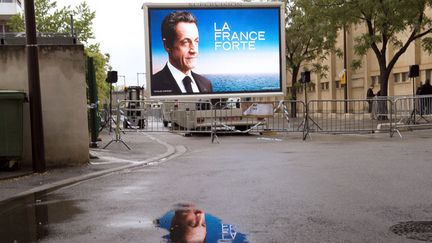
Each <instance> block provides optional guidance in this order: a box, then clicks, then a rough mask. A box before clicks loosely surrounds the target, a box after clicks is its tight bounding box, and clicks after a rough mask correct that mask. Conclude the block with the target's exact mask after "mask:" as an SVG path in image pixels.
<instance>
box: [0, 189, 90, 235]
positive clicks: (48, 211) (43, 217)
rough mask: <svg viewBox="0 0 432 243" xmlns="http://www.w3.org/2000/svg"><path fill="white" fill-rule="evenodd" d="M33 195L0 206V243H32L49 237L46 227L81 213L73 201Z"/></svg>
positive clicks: (53, 196)
mask: <svg viewBox="0 0 432 243" xmlns="http://www.w3.org/2000/svg"><path fill="white" fill-rule="evenodd" d="M46 193H47V192H40V193H35V194H32V195H28V196H25V197H20V198H16V199H13V200H7V201H5V202H2V203H0V239H1V241H2V242H34V241H38V240H41V239H43V238H45V237H47V236H48V235H49V234H50V227H49V225H52V224H56V223H61V222H64V221H66V220H68V219H71V218H73V217H74V216H75V215H77V214H79V213H82V210H80V209H79V208H77V207H76V206H75V205H76V203H77V202H76V201H74V200H66V199H65V198H63V197H62V196H61V195H58V194H57V195H49V194H48V195H47V194H46Z"/></svg>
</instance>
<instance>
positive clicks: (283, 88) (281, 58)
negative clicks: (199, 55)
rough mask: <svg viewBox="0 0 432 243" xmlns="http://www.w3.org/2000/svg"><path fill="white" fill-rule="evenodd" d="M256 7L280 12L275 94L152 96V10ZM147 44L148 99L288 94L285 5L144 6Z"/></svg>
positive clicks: (244, 3) (242, 3)
mask: <svg viewBox="0 0 432 243" xmlns="http://www.w3.org/2000/svg"><path fill="white" fill-rule="evenodd" d="M253 8H257V9H260V8H263V9H265V8H278V9H279V70H280V71H279V72H280V74H279V75H280V80H279V81H280V89H281V90H278V91H275V92H254V91H251V92H246V91H245V92H226V93H207V94H193V95H152V94H151V78H152V72H151V70H152V67H151V65H152V55H151V50H150V46H151V45H150V34H149V33H150V24H149V10H150V9H253ZM142 9H143V12H144V41H145V58H146V60H147V61H146V67H145V68H146V80H147V83H146V87H147V89H146V90H145V96H146V97H148V98H152V99H166V100H170V99H176V100H180V99H181V100H185V99H188V100H191V99H213V98H228V97H263V96H285V93H286V58H285V55H286V54H285V52H286V50H285V5H284V3H281V2H267V3H247V2H214V3H144V4H143V7H142Z"/></svg>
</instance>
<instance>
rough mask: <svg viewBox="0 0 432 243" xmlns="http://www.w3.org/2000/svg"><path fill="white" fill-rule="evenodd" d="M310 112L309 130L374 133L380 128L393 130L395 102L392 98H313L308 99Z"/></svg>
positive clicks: (382, 130) (387, 130)
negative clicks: (393, 103)
mask: <svg viewBox="0 0 432 243" xmlns="http://www.w3.org/2000/svg"><path fill="white" fill-rule="evenodd" d="M369 106H372V107H371V108H370V107H369ZM369 111H371V112H369ZM307 116H308V118H309V119H308V120H309V126H308V127H309V130H308V133H311V132H318V133H319V132H322V133H374V132H375V131H377V130H379V131H380V132H390V131H391V130H392V127H391V122H390V121H391V120H392V102H391V100H389V99H379V100H378V99H374V100H368V99H364V100H312V101H310V102H308V114H307Z"/></svg>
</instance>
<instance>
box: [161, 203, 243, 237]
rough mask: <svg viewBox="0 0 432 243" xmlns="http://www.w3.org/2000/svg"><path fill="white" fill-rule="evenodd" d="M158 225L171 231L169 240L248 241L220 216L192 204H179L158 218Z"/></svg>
mask: <svg viewBox="0 0 432 243" xmlns="http://www.w3.org/2000/svg"><path fill="white" fill-rule="evenodd" d="M156 226H157V227H160V228H164V229H166V230H168V231H169V235H166V236H164V237H163V238H165V239H166V240H167V241H168V242H182V243H189V242H194V243H196V242H206V243H210V242H215V243H216V242H248V241H247V239H246V235H244V234H242V233H239V232H237V231H236V230H235V227H234V226H233V225H230V224H226V223H223V222H222V220H220V219H219V218H217V217H215V216H213V215H211V214H208V213H205V212H204V211H203V210H200V209H197V208H196V207H195V206H194V205H191V204H181V205H178V206H177V207H176V208H175V209H174V210H171V211H169V212H167V213H166V214H165V215H164V216H162V217H161V218H160V219H157V220H156Z"/></svg>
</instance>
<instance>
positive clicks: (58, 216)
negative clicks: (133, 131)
mask: <svg viewBox="0 0 432 243" xmlns="http://www.w3.org/2000/svg"><path fill="white" fill-rule="evenodd" d="M155 136H157V137H158V139H160V140H163V141H166V142H168V143H170V144H172V145H174V146H176V148H177V151H178V152H177V155H178V156H177V157H175V158H172V159H169V160H167V161H164V162H163V163H160V164H157V165H154V166H149V167H142V168H135V169H131V170H127V171H120V172H117V173H114V174H110V175H107V176H104V177H100V178H95V179H92V180H90V181H84V182H82V183H79V184H76V185H73V186H69V187H67V188H63V189H60V190H57V191H54V192H51V193H49V194H48V195H46V196H40V195H37V196H36V197H37V198H32V197H30V198H27V199H23V200H24V201H20V202H19V203H18V202H17V203H16V204H15V205H17V206H15V207H16V208H19V206H18V205H20V203H22V205H23V207H24V208H25V209H20V210H21V211H22V212H21V213H19V214H16V213H14V209H13V208H11V209H10V212H11V213H10V215H9V217H10V218H11V221H12V222H13V221H14V219H16V220H17V219H27V221H28V222H29V225H28V226H22V228H23V231H22V232H21V233H22V234H23V236H21V238H19V237H20V236H17V235H13V234H11V238H10V239H7V241H6V242H8V241H9V240H14V239H19V240H18V242H25V241H27V240H29V239H30V240H32V239H35V238H41V239H42V242H60V241H61V242H163V241H164V240H163V238H162V237H163V236H164V235H166V234H167V231H166V230H164V229H161V228H157V227H155V225H154V220H155V219H157V218H159V217H161V216H162V215H164V214H165V213H166V212H167V211H169V210H170V209H172V207H173V205H175V204H177V203H192V204H195V205H196V206H197V207H198V208H200V209H202V210H203V211H204V212H206V213H210V214H212V215H214V216H216V217H218V218H220V219H221V220H222V221H223V222H226V223H229V224H233V225H235V226H236V229H237V231H238V232H241V233H244V234H246V236H247V239H248V240H249V242H417V241H416V240H410V239H408V238H407V237H406V236H404V235H402V236H399V235H397V234H395V233H393V232H392V231H390V227H391V226H393V225H396V224H398V223H400V222H408V221H425V222H430V221H432V193H431V188H432V176H431V172H432V160H431V159H430V158H431V146H432V133H431V132H415V133H409V134H407V136H406V137H405V138H404V139H399V138H389V137H388V135H385V134H377V135H365V136H349V135H346V136H331V135H323V136H321V135H317V136H313V140H312V141H307V142H303V141H301V138H300V137H298V136H296V137H292V135H290V136H287V137H282V138H281V139H275V138H264V137H260V136H223V137H220V141H221V143H220V144H211V143H210V138H209V137H204V136H198V137H196V136H194V137H182V136H178V135H173V134H160V135H155ZM17 215H18V216H17ZM29 215H30V216H29ZM17 221H18V220H17ZM9 227H11V229H12V227H13V223H11V225H10V226H9ZM6 230H7V227H6ZM420 238H421V237H420ZM414 239H416V237H414ZM417 239H419V237H417Z"/></svg>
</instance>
